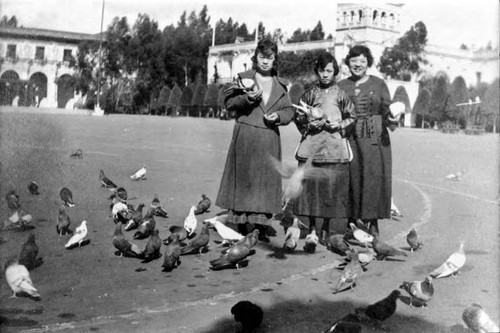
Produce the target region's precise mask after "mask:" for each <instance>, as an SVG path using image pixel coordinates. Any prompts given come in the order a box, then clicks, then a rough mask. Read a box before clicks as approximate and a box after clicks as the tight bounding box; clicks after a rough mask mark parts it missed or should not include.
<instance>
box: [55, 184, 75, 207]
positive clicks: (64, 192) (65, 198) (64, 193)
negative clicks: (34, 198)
mask: <svg viewBox="0 0 500 333" xmlns="http://www.w3.org/2000/svg"><path fill="white" fill-rule="evenodd" d="M59 196H60V197H61V200H62V202H63V203H64V204H65V205H66V206H68V207H74V206H75V203H74V202H73V193H71V190H70V189H69V188H67V187H63V188H62V189H61V191H59Z"/></svg>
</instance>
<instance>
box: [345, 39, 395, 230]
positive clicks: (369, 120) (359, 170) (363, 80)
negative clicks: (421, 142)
mask: <svg viewBox="0 0 500 333" xmlns="http://www.w3.org/2000/svg"><path fill="white" fill-rule="evenodd" d="M345 62H346V64H347V65H348V66H349V71H350V72H351V76H350V77H349V78H347V79H344V80H342V81H340V82H339V87H340V88H341V89H343V90H344V91H345V92H346V93H347V94H348V95H349V98H350V99H351V100H352V102H353V103H354V105H355V106H356V122H355V126H353V133H352V136H351V138H350V140H349V142H350V144H351V148H352V151H353V159H352V161H351V164H350V168H349V170H350V182H351V187H350V211H351V212H350V214H351V218H352V219H351V220H350V222H352V221H355V220H357V219H361V220H362V221H363V222H364V223H365V225H367V226H368V229H369V231H370V233H371V234H372V235H375V234H378V233H379V228H378V220H379V219H388V218H390V217H391V195H392V194H391V190H392V153H391V141H390V138H389V131H388V129H391V130H394V129H395V127H396V126H397V122H398V119H397V118H394V117H392V115H391V113H390V109H389V105H390V103H391V98H390V94H389V89H388V88H387V85H386V84H385V82H384V81H383V80H382V79H380V78H378V77H376V76H372V75H368V74H367V70H368V68H369V67H371V65H372V64H373V56H372V54H371V52H370V49H369V48H367V47H366V46H362V45H356V46H354V47H352V48H351V49H350V51H349V53H348V55H347V57H346V59H345Z"/></svg>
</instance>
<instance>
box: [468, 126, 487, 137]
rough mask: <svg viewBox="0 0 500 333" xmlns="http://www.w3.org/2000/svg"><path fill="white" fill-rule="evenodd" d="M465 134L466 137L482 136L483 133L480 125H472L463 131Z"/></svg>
mask: <svg viewBox="0 0 500 333" xmlns="http://www.w3.org/2000/svg"><path fill="white" fill-rule="evenodd" d="M464 132H465V134H468V135H483V134H484V132H485V129H484V126H481V125H472V126H469V127H467V128H466V129H465V131H464Z"/></svg>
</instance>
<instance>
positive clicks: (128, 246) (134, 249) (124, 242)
mask: <svg viewBox="0 0 500 333" xmlns="http://www.w3.org/2000/svg"><path fill="white" fill-rule="evenodd" d="M113 246H114V247H115V248H116V249H117V250H118V253H117V254H118V255H120V256H124V257H132V258H141V259H142V258H143V257H144V256H143V251H142V250H141V249H140V248H139V247H138V246H137V245H135V244H134V243H131V242H130V241H129V240H128V239H126V238H125V236H124V235H123V232H122V225H121V223H117V224H116V229H115V232H114V234H113Z"/></svg>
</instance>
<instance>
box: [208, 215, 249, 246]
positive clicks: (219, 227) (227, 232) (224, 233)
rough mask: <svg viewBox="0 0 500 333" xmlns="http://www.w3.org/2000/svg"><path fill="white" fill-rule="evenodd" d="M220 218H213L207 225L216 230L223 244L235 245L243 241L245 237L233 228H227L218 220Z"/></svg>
mask: <svg viewBox="0 0 500 333" xmlns="http://www.w3.org/2000/svg"><path fill="white" fill-rule="evenodd" d="M217 218H218V216H215V217H212V218H210V219H207V220H205V221H204V222H205V223H208V224H209V225H211V226H212V227H214V228H215V230H216V231H217V233H218V234H219V236H220V237H221V238H222V240H223V241H222V243H223V244H224V243H233V242H236V241H239V240H242V239H243V238H244V236H243V235H242V234H240V233H239V232H237V231H235V230H233V229H232V228H230V227H228V226H226V225H225V224H224V223H222V222H221V221H219V220H217Z"/></svg>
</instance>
